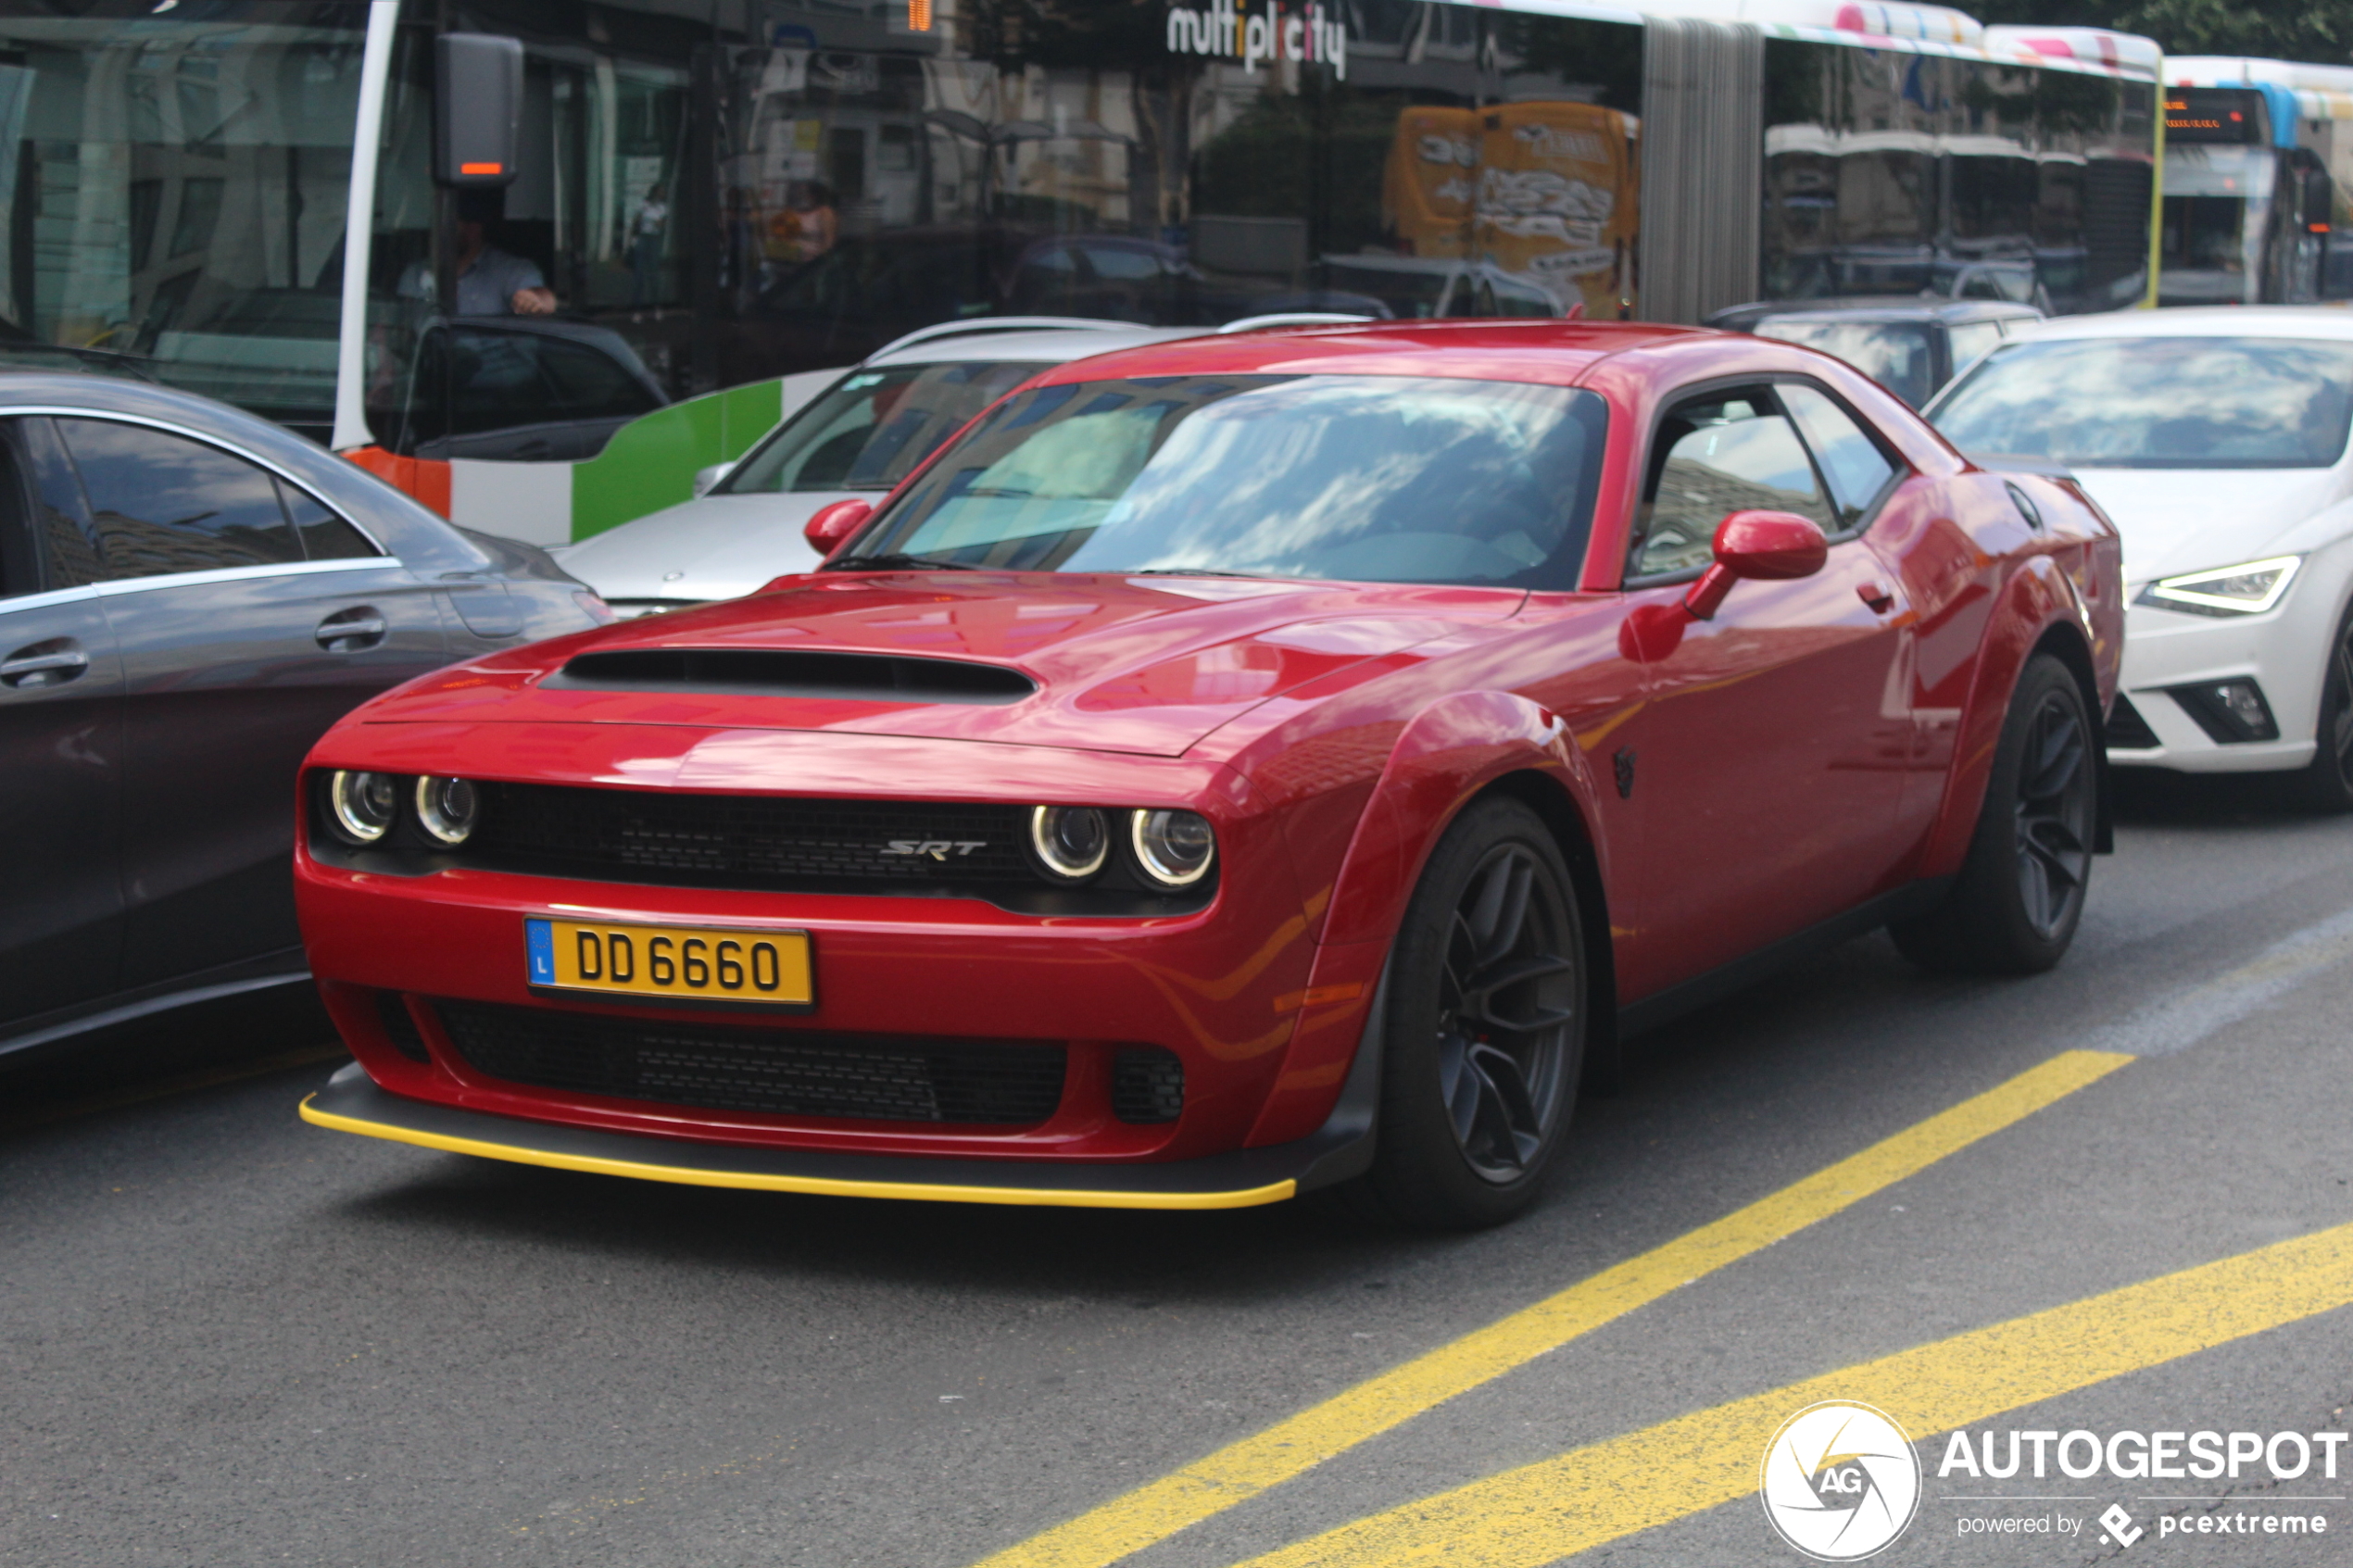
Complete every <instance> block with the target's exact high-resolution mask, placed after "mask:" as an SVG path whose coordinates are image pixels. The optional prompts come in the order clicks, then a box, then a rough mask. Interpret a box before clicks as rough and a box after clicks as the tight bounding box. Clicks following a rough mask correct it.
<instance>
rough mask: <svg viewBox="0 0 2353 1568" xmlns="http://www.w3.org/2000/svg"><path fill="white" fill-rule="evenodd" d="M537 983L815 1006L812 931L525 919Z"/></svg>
mask: <svg viewBox="0 0 2353 1568" xmlns="http://www.w3.org/2000/svg"><path fill="white" fill-rule="evenodd" d="M523 939H524V943H523V945H524V947H525V949H526V950H527V952H528V955H529V959H530V965H531V983H532V985H536V986H542V987H548V988H552V989H555V990H559V991H591V992H595V993H598V994H599V995H602V996H608V997H658V998H660V999H661V1000H665V1001H690V1002H719V1003H723V1004H726V1005H729V1006H750V1007H789V1008H803V1009H806V1008H808V1007H809V1006H811V1005H812V1003H813V1002H814V1001H815V1000H816V998H817V989H816V982H815V979H814V977H813V976H812V974H811V972H810V963H809V934H808V933H807V932H805V931H733V930H727V929H724V928H720V927H713V926H707V925H611V924H607V923H605V922H601V921H578V920H536V919H534V920H526V921H524V922H523Z"/></svg>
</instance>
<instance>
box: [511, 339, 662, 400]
mask: <svg viewBox="0 0 2353 1568" xmlns="http://www.w3.org/2000/svg"><path fill="white" fill-rule="evenodd" d="M538 349H539V369H540V370H541V371H542V373H544V374H545V375H546V376H547V381H548V383H549V384H550V385H552V386H553V387H554V388H555V396H554V397H553V398H552V399H551V400H550V401H549V403H548V413H549V415H550V417H552V418H557V419H573V420H611V419H635V418H636V417H637V416H638V415H639V414H650V413H652V412H653V411H654V410H655V409H656V408H660V407H661V404H659V403H658V402H656V401H655V400H654V395H653V394H652V393H651V392H649V391H648V390H647V388H646V386H645V384H644V383H641V382H640V381H638V380H637V378H636V377H635V376H633V375H631V374H630V373H629V370H628V369H627V367H625V366H623V365H622V364H620V363H618V362H617V361H615V360H614V359H613V358H612V357H611V356H610V355H609V354H602V353H599V352H598V350H596V349H594V348H591V347H590V346H588V345H586V344H585V343H566V342H564V341H563V340H561V339H560V338H547V339H543V340H541V342H540V343H539V345H538Z"/></svg>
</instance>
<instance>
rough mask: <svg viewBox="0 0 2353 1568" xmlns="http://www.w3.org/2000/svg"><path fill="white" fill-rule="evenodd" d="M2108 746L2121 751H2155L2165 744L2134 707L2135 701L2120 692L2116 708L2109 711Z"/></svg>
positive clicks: (2117, 696) (2117, 695)
mask: <svg viewBox="0 0 2353 1568" xmlns="http://www.w3.org/2000/svg"><path fill="white" fill-rule="evenodd" d="M2162 744H2164V743H2163V742H2161V741H2159V740H2158V738H2157V732H2156V731H2155V730H2152V729H2150V728H2149V721H2147V720H2145V719H2144V718H2142V717H2141V710H2140V709H2137V708H2135V707H2133V699H2132V698H2131V697H2128V696H2125V695H2124V694H2123V693H2122V692H2119V693H2117V694H2116V706H2115V707H2114V708H2111V709H2108V745H2109V746H2113V747H2115V748H2116V749H2117V750H2119V751H2154V750H2156V749H2157V748H2158V746H2161V745H2162Z"/></svg>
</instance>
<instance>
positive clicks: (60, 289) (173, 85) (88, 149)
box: [0, 3, 367, 435]
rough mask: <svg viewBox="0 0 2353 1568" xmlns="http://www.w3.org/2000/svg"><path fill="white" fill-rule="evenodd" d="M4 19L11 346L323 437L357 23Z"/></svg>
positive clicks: (34, 9)
mask: <svg viewBox="0 0 2353 1568" xmlns="http://www.w3.org/2000/svg"><path fill="white" fill-rule="evenodd" d="M7 9H8V10H9V11H10V12H12V13H14V14H12V15H8V16H0V216H5V217H6V219H7V220H8V223H9V232H11V233H12V234H13V235H14V236H15V240H14V243H13V244H11V245H7V246H5V247H0V339H8V340H15V341H17V342H23V341H25V340H31V341H34V342H38V343H46V344H53V345H62V346H63V347H66V348H70V349H97V350H103V351H106V352H107V353H112V354H119V355H126V356H132V357H135V358H133V360H132V363H133V364H140V365H143V366H144V367H145V369H146V370H150V371H151V372H152V373H153V374H154V375H155V376H157V377H158V378H159V379H161V380H163V381H166V382H170V383H175V384H177V385H180V386H183V387H186V388H188V389H190V390H191V391H195V392H202V393H206V394H208V395H212V396H215V397H221V398H226V399H228V400H229V401H231V402H233V403H240V404H243V405H244V406H245V407H246V408H252V409H255V410H257V411H259V412H261V413H264V414H267V415H269V416H270V417H271V418H273V419H277V420H284V421H286V422H289V423H292V424H294V425H296V427H297V428H304V429H307V430H308V431H309V432H310V433H314V434H321V435H323V434H324V433H325V427H326V425H327V422H328V420H329V418H330V416H331V414H332V411H333V407H334V379H335V323H336V320H337V317H338V314H339V310H340V307H341V298H342V293H341V291H342V287H343V235H344V219H345V205H346V198H347V195H348V193H349V186H350V180H351V136H352V125H353V122H354V119H355V118H356V115H357V112H358V105H359V58H360V44H361V30H362V27H363V25H364V23H365V22H366V20H367V10H366V7H364V6H349V5H337V4H324V3H321V4H290V5H275V6H189V7H185V8H184V9H183V10H182V12H181V13H180V14H178V15H171V14H168V13H170V11H171V9H172V8H171V7H170V6H153V7H149V6H140V7H137V9H138V10H140V11H143V12H151V13H152V14H147V15H138V16H133V15H131V14H128V13H129V8H127V7H120V6H88V5H47V6H9V7H7ZM76 13H81V14H76ZM18 362H22V361H21V360H19V361H18ZM35 362H38V361H35ZM47 363H48V365H49V366H50V367H51V368H56V369H69V368H71V366H72V365H73V363H75V360H74V359H73V358H69V357H65V356H52V357H51V358H49V359H48V361H47ZM82 363H84V364H88V365H101V364H105V365H114V364H116V363H118V362H113V361H107V360H103V359H99V358H95V357H93V358H89V359H85V360H82Z"/></svg>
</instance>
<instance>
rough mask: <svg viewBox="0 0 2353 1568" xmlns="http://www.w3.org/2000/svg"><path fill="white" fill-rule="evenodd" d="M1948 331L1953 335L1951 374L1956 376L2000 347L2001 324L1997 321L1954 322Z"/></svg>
mask: <svg viewBox="0 0 2353 1568" xmlns="http://www.w3.org/2000/svg"><path fill="white" fill-rule="evenodd" d="M1950 330H1951V332H1952V334H1953V373H1954V374H1955V375H1959V374H1960V373H1961V372H1962V371H1963V370H1968V369H1969V367H1970V366H1971V365H1974V364H1975V363H1977V361H1978V360H1979V359H1981V358H1983V357H1985V356H1986V355H1988V354H1991V353H1992V352H1994V349H1995V348H1997V347H1999V346H2000V345H2001V342H2002V323H2001V322H1999V321H1956V322H1955V323H1953V326H1952V328H1951V329H1950Z"/></svg>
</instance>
